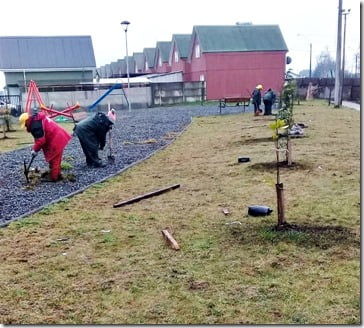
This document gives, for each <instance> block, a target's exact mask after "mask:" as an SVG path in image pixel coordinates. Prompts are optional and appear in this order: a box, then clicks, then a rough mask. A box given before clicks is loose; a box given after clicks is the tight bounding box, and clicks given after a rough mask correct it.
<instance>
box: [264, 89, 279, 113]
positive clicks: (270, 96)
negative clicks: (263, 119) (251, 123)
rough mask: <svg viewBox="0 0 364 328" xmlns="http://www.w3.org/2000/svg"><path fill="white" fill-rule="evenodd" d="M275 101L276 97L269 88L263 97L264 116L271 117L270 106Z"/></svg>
mask: <svg viewBox="0 0 364 328" xmlns="http://www.w3.org/2000/svg"><path fill="white" fill-rule="evenodd" d="M275 101H276V95H275V93H274V92H273V90H272V89H271V88H269V89H268V90H267V92H266V93H265V94H264V96H263V102H264V115H272V105H273V104H274V103H275Z"/></svg>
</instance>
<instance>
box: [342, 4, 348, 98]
mask: <svg viewBox="0 0 364 328" xmlns="http://www.w3.org/2000/svg"><path fill="white" fill-rule="evenodd" d="M349 13H350V9H348V10H347V11H346V10H345V9H343V11H342V14H343V16H344V39H343V66H342V69H341V70H342V72H341V74H342V78H341V81H342V82H341V97H340V104H342V101H343V93H344V77H345V40H346V15H349Z"/></svg>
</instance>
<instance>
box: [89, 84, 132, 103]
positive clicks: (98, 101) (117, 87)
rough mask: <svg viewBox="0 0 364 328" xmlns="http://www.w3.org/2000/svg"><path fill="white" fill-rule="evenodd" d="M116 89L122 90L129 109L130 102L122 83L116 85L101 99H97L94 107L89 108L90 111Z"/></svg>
mask: <svg viewBox="0 0 364 328" xmlns="http://www.w3.org/2000/svg"><path fill="white" fill-rule="evenodd" d="M115 89H121V91H122V93H123V95H124V97H125V100H126V102H127V105H128V107H129V100H128V98H127V96H126V94H125V92H124V89H123V85H122V84H121V83H115V84H114V85H113V86H112V87H111V88H110V89H109V90H107V91H106V92H105V93H104V94H103V95H102V96H101V97H100V98H99V99H97V100H96V101H95V102H94V103H93V104H92V105H90V106H89V107H88V109H89V110H93V109H94V108H95V107H96V106H97V105H98V104H99V103H100V102H101V101H102V100H103V99H104V98H105V97H107V96H108V95H109V94H110V93H111V92H112V91H114V90H115Z"/></svg>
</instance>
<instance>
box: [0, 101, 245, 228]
mask: <svg viewBox="0 0 364 328" xmlns="http://www.w3.org/2000/svg"><path fill="white" fill-rule="evenodd" d="M242 111H243V107H242V106H233V107H229V108H224V109H222V115H229V114H232V113H240V112H242ZM246 111H252V109H251V108H247V109H246ZM207 115H219V108H218V106H217V105H214V106H211V105H204V106H195V105H193V106H192V105H191V106H181V107H163V108H148V109H136V110H132V111H131V112H129V111H128V110H122V111H118V112H117V121H116V124H115V127H114V128H113V130H112V146H113V152H114V155H115V161H114V163H108V161H107V152H108V143H106V146H105V150H104V151H103V152H101V151H100V157H102V158H103V160H104V162H105V163H108V164H107V165H106V166H105V167H103V168H97V169H95V168H88V167H87V166H86V161H85V156H84V154H83V152H82V150H81V146H80V143H79V141H78V138H77V137H73V138H72V140H71V141H70V142H69V144H68V145H67V146H66V148H65V151H64V154H63V161H66V162H68V163H70V164H71V165H72V169H71V170H70V171H68V170H67V171H63V172H64V173H71V174H73V175H75V176H76V181H75V182H70V181H61V182H57V183H52V182H42V183H39V184H37V185H36V186H35V188H33V189H30V188H28V186H27V184H26V180H25V176H24V172H23V161H24V158H25V159H26V160H27V161H29V160H30V147H25V148H22V149H19V150H14V151H11V152H7V153H3V154H0V167H1V170H0V195H1V198H0V226H6V225H7V224H9V223H10V222H12V221H14V220H17V219H19V218H21V217H24V216H27V215H29V214H31V213H34V212H36V211H39V210H40V209H42V208H43V207H44V206H46V205H48V204H50V203H54V202H57V201H59V200H60V199H62V198H64V197H67V196H71V195H73V194H76V193H78V192H80V191H83V190H85V189H86V188H87V187H89V186H90V185H92V184H94V183H97V182H100V181H103V180H105V179H107V178H109V177H111V176H114V175H116V174H118V173H120V172H121V171H123V170H125V169H126V168H128V167H130V166H132V165H134V164H135V163H137V162H139V161H141V160H143V159H146V158H147V157H149V156H150V155H151V154H153V153H154V152H155V151H157V150H158V149H161V148H163V147H165V146H166V145H168V144H169V143H170V142H172V141H173V138H171V136H172V137H175V136H176V135H177V134H179V133H180V132H181V131H182V130H183V129H184V128H186V126H187V125H188V124H189V123H190V122H191V117H193V116H207ZM148 139H155V140H156V142H153V143H145V141H146V140H148ZM36 166H38V167H40V168H41V169H48V164H47V163H46V162H45V160H44V156H43V152H40V153H39V155H38V156H37V157H36V158H35V160H34V162H33V164H32V167H36Z"/></svg>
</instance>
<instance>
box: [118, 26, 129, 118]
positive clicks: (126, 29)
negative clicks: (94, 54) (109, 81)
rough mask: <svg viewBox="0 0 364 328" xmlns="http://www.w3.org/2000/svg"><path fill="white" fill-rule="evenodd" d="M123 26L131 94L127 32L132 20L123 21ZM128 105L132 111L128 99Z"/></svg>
mask: <svg viewBox="0 0 364 328" xmlns="http://www.w3.org/2000/svg"><path fill="white" fill-rule="evenodd" d="M120 24H121V26H122V28H123V30H124V32H125V49H126V75H127V77H128V91H129V94H130V80H129V79H130V76H129V57H128V36H127V32H128V26H129V24H130V22H128V21H122V22H121V23H120ZM128 107H129V112H130V111H131V104H130V101H129V99H128Z"/></svg>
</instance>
